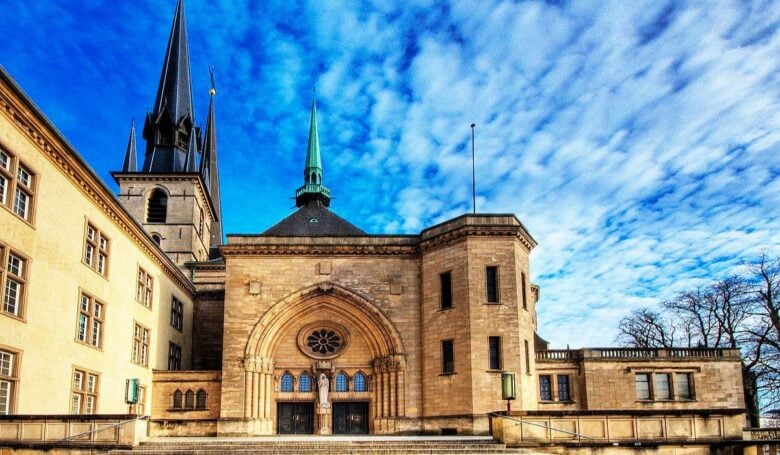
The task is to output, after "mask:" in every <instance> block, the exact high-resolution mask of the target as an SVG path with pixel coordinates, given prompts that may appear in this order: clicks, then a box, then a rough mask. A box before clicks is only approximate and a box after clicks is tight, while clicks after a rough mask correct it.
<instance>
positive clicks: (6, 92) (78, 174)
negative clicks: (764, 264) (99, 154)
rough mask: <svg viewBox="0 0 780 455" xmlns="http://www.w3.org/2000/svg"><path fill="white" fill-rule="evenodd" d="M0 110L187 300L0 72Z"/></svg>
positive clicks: (162, 260) (168, 270)
mask: <svg viewBox="0 0 780 455" xmlns="http://www.w3.org/2000/svg"><path fill="white" fill-rule="evenodd" d="M0 76H2V77H0V80H2V81H3V83H2V84H0V110H1V111H2V112H3V113H4V114H5V115H6V116H7V117H8V118H9V119H10V120H11V123H12V124H14V125H16V126H17V128H18V129H19V130H20V131H21V132H22V133H23V134H24V135H25V136H26V137H27V138H28V139H29V140H30V141H31V142H32V143H33V144H34V145H35V146H37V147H38V149H39V150H40V151H41V152H42V153H43V155H45V156H46V157H47V158H48V159H49V160H50V161H51V162H52V163H53V164H54V165H55V166H56V167H57V168H58V169H59V170H60V171H61V172H62V173H63V174H64V175H65V176H67V178H69V179H70V180H71V182H72V183H73V184H74V185H75V186H76V187H77V188H78V189H79V190H81V192H82V193H83V194H84V195H85V196H86V197H87V199H89V200H91V201H92V202H93V203H94V204H95V205H96V206H97V207H98V208H100V209H101V210H102V211H103V212H104V214H105V215H106V216H107V217H108V218H109V219H111V220H112V221H113V222H114V223H115V224H116V225H117V226H118V227H119V228H120V229H121V230H122V231H123V232H124V233H125V234H127V236H128V237H129V238H130V239H131V240H132V241H133V242H134V243H135V244H136V246H138V247H139V248H140V249H141V250H142V251H143V252H144V253H145V254H146V255H147V256H148V257H149V258H151V259H152V260H153V261H154V262H155V263H157V264H158V265H159V266H160V267H161V269H162V270H163V272H164V273H165V275H166V276H168V277H169V278H170V279H171V280H172V281H173V282H174V283H176V284H177V285H178V286H179V288H180V289H181V290H182V291H184V292H186V293H187V294H188V295H189V296H190V297H192V296H193V295H194V293H195V287H194V286H193V285H192V283H190V281H189V280H188V279H187V278H186V277H185V276H184V274H183V273H182V272H181V271H180V270H179V268H178V267H177V266H176V265H175V264H174V263H173V261H171V259H170V258H169V257H168V256H167V255H166V254H165V253H164V252H162V251H161V250H159V249H158V248H157V247H156V246H155V245H154V244H153V242H152V240H151V239H150V238H149V237H148V236H147V235H146V233H145V232H144V231H143V228H141V227H140V225H138V223H137V222H136V221H135V220H134V219H133V218H132V217H131V216H130V215H129V214H128V213H127V212H126V211H125V210H124V209H123V208H122V207H121V205H120V203H119V202H118V201H117V200H116V198H115V196H114V195H113V193H111V191H110V190H109V189H108V188H107V187H106V186H105V184H104V183H103V182H102V180H100V178H99V177H98V176H97V175H96V174H95V173H94V171H93V170H92V169H91V168H90V167H89V165H88V164H87V163H86V162H85V161H84V160H83V159H82V158H81V157H80V156H79V155H78V153H77V152H76V151H75V150H74V149H73V148H72V146H71V145H70V144H68V142H67V140H66V139H65V138H63V137H62V135H61V133H59V131H57V130H56V127H54V125H52V124H51V122H50V121H49V120H48V119H47V118H46V116H45V115H44V114H43V113H42V112H40V110H39V109H38V108H37V106H35V105H34V103H33V102H32V101H31V100H29V98H28V97H27V95H26V94H24V92H23V91H22V90H21V88H19V87H18V86H14V85H15V84H14V83H13V80H10V76H7V74H6V73H5V72H4V71H0Z"/></svg>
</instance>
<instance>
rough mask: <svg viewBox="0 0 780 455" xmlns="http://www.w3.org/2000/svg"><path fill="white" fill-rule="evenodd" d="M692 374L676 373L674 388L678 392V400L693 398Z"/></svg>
mask: <svg viewBox="0 0 780 455" xmlns="http://www.w3.org/2000/svg"><path fill="white" fill-rule="evenodd" d="M691 388H692V387H691V374H690V373H675V374H674V390H675V392H676V393H677V399H678V400H691V399H693V393H691Z"/></svg>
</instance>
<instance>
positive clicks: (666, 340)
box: [618, 308, 674, 348]
mask: <svg viewBox="0 0 780 455" xmlns="http://www.w3.org/2000/svg"><path fill="white" fill-rule="evenodd" d="M618 329H619V330H620V334H619V335H618V341H620V342H621V343H622V344H624V345H625V346H631V347H634V348H669V347H672V346H674V328H673V327H672V326H671V324H669V322H668V321H666V319H664V317H663V315H661V313H659V312H657V311H654V310H651V309H648V308H640V309H638V310H634V311H632V312H631V314H630V315H628V316H626V317H624V318H623V319H621V320H620V325H619V326H618Z"/></svg>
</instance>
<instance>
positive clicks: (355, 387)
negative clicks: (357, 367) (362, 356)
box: [352, 371, 368, 393]
mask: <svg viewBox="0 0 780 455" xmlns="http://www.w3.org/2000/svg"><path fill="white" fill-rule="evenodd" d="M358 378H360V380H358ZM352 391H353V392H357V393H361V392H368V377H367V376H366V374H365V373H363V372H362V371H358V372H356V373H355V374H354V375H352Z"/></svg>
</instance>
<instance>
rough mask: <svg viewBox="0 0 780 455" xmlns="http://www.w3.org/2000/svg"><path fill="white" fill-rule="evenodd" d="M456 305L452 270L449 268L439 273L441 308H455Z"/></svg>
mask: <svg viewBox="0 0 780 455" xmlns="http://www.w3.org/2000/svg"><path fill="white" fill-rule="evenodd" d="M445 278H446V280H445ZM445 283H446V285H445ZM445 289H446V292H445ZM454 306H455V305H454V299H453V298H452V270H447V271H445V272H441V273H439V310H449V309H452V308H454Z"/></svg>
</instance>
